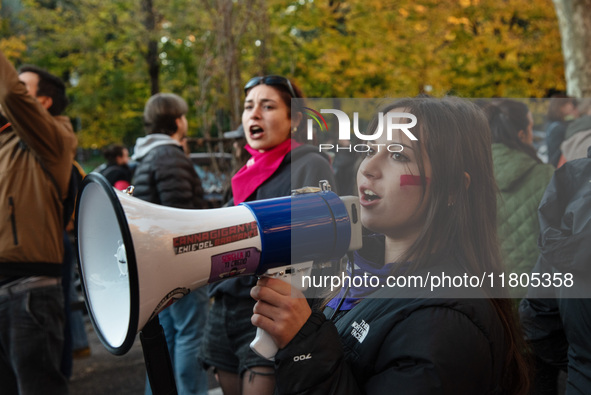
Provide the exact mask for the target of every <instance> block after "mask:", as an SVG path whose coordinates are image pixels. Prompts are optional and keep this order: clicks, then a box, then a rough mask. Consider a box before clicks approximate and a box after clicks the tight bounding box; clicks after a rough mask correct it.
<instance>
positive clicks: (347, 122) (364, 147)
mask: <svg viewBox="0 0 591 395" xmlns="http://www.w3.org/2000/svg"><path fill="white" fill-rule="evenodd" d="M303 109H304V111H303V112H304V114H305V115H306V116H307V117H308V120H307V124H306V126H307V129H306V131H307V139H308V141H312V140H314V124H316V125H317V127H318V128H319V129H320V132H327V131H328V129H329V127H328V122H327V121H326V119H325V117H324V116H322V114H332V115H334V116H335V117H336V121H337V123H338V140H339V141H351V137H352V134H351V131H353V134H354V136H355V137H356V138H357V139H359V140H360V141H364V142H371V141H375V140H377V139H379V138H380V137H382V134H383V133H384V132H385V133H386V139H387V140H388V141H392V140H393V138H392V135H393V132H394V131H395V130H400V131H402V132H403V133H404V134H405V135H406V136H407V137H408V138H409V139H410V140H413V141H416V140H417V138H416V137H415V135H414V134H413V133H412V132H411V131H410V129H411V128H413V127H414V126H415V125H416V124H417V118H416V117H415V116H414V115H413V114H410V113H407V112H388V113H386V114H384V113H382V112H379V113H378V115H377V120H378V125H377V127H376V129H375V130H374V131H373V132H370V133H368V134H365V133H362V132H361V130H360V127H359V112H358V111H355V112H353V127H352V128H351V118H350V117H349V115H348V114H347V113H346V112H345V111H342V110H339V109H335V108H322V109H320V111H316V110H314V109H312V108H310V107H303ZM333 120H334V118H333ZM402 120H410V122H407V123H400V122H401V121H402ZM372 149H373V150H376V151H378V152H379V151H380V149H387V150H388V151H389V152H400V151H402V146H401V145H400V144H397V143H393V144H370V143H360V144H347V145H338V143H337V144H333V143H321V144H318V151H319V152H322V151H331V150H335V151H336V152H339V151H349V152H369V151H370V150H372Z"/></svg>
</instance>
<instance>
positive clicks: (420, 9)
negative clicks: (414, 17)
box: [414, 4, 427, 14]
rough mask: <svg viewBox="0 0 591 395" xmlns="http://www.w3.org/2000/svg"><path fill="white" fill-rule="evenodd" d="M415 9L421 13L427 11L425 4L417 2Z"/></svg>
mask: <svg viewBox="0 0 591 395" xmlns="http://www.w3.org/2000/svg"><path fill="white" fill-rule="evenodd" d="M414 9H415V11H416V12H418V13H419V14H424V13H425V11H426V10H427V8H425V6H423V5H420V4H415V6H414Z"/></svg>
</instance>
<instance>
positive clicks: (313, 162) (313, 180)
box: [292, 154, 337, 192]
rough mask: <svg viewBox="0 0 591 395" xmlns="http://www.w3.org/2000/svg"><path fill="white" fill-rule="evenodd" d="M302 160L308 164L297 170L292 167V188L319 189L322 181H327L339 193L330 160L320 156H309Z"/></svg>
mask: <svg viewBox="0 0 591 395" xmlns="http://www.w3.org/2000/svg"><path fill="white" fill-rule="evenodd" d="M300 160H303V161H306V164H305V165H304V166H303V167H301V168H299V169H297V170H296V169H295V166H294V167H292V184H293V185H292V188H302V187H317V186H318V183H319V182H320V181H321V180H327V181H328V182H329V183H330V185H331V187H332V190H333V191H334V192H337V191H336V182H335V179H334V172H333V170H332V168H331V167H330V163H329V162H328V160H326V159H325V158H324V157H322V156H321V155H319V154H312V155H311V154H308V155H306V156H304V157H302V158H301V159H300Z"/></svg>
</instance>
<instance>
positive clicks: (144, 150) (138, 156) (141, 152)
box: [131, 133, 181, 160]
mask: <svg viewBox="0 0 591 395" xmlns="http://www.w3.org/2000/svg"><path fill="white" fill-rule="evenodd" d="M160 145H177V146H179V147H180V146H181V144H180V143H179V142H178V141H176V140H175V139H173V138H172V137H170V136H169V135H167V134H164V133H154V134H149V135H147V136H145V137H140V138H138V139H137V141H136V142H135V148H134V149H133V155H132V157H131V159H133V160H142V159H143V158H144V157H145V156H146V155H147V154H148V152H150V151H151V150H152V149H153V148H155V147H158V146H160Z"/></svg>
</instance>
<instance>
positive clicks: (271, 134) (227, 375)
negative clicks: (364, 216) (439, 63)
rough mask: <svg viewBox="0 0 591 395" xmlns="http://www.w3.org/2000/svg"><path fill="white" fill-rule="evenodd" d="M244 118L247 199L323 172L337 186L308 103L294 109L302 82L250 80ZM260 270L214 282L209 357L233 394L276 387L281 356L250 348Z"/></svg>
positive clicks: (257, 394)
mask: <svg viewBox="0 0 591 395" xmlns="http://www.w3.org/2000/svg"><path fill="white" fill-rule="evenodd" d="M244 91H245V94H246V98H245V101H244V112H243V113H242V126H243V128H244V133H245V136H246V140H247V142H248V145H246V147H245V149H246V150H247V151H248V152H249V153H250V155H251V157H250V159H249V160H248V161H247V162H246V164H245V165H244V166H243V167H242V168H241V169H240V170H239V171H238V172H237V173H236V174H235V175H234V176H233V177H232V193H233V198H232V200H231V201H230V202H229V205H237V204H240V203H242V202H244V201H253V200H261V199H270V198H275V197H280V196H289V195H290V194H291V191H292V190H293V189H296V188H301V187H306V186H312V187H317V186H318V184H319V181H320V180H327V181H329V183H330V184H331V185H332V186H334V185H335V183H334V177H333V173H332V169H331V167H330V163H329V161H328V159H327V157H326V156H324V155H323V154H320V153H318V152H317V149H315V148H314V147H312V146H309V145H306V144H302V142H303V141H304V140H305V138H306V134H305V133H306V132H305V128H304V127H303V124H304V121H303V115H302V112H301V111H292V108H293V107H292V105H293V103H295V102H294V101H292V99H294V98H301V97H302V93H301V92H300V90H299V88H298V87H297V86H296V85H295V84H294V83H293V82H291V81H290V80H289V79H287V78H285V77H281V76H264V77H254V78H252V79H251V80H250V81H248V82H247V83H246V85H245V88H244ZM256 280H257V279H256V277H255V276H246V277H238V278H235V279H229V280H225V281H221V282H219V283H215V284H211V285H210V288H209V294H210V296H211V297H213V299H214V302H213V305H212V307H211V309H210V312H209V317H208V322H207V328H206V331H205V333H206V335H205V339H204V342H203V347H202V350H201V358H202V359H203V361H204V363H205V364H206V365H208V366H213V367H215V369H216V370H217V373H218V377H219V382H220V386H221V387H222V390H223V391H224V394H225V395H234V394H236V395H239V394H243V395H246V394H252V395H265V394H271V393H272V392H273V389H274V385H275V379H274V376H273V362H272V361H268V360H267V359H265V358H262V357H260V356H258V355H257V354H255V353H254V351H252V350H251V349H250V343H251V341H252V340H253V339H254V338H255V335H256V328H255V327H254V326H253V325H252V324H251V322H250V316H251V314H252V308H253V306H254V303H255V301H254V300H253V299H252V298H251V297H250V289H251V288H252V286H253V285H254V284H255V283H256Z"/></svg>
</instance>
